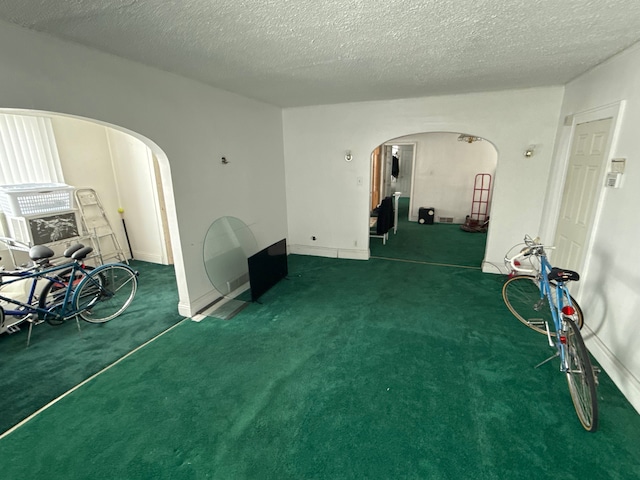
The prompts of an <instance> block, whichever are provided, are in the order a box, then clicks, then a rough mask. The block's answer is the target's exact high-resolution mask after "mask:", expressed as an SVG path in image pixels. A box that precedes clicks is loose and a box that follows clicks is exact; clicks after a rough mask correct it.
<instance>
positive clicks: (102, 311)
mask: <svg viewBox="0 0 640 480" xmlns="http://www.w3.org/2000/svg"><path fill="white" fill-rule="evenodd" d="M137 288H138V279H137V274H136V272H134V271H133V270H131V269H130V268H129V267H127V266H126V265H120V264H109V265H103V266H102V267H98V268H96V269H95V270H94V271H92V272H91V273H89V274H88V275H87V276H86V277H85V278H84V279H83V280H82V281H81V282H80V284H79V285H78V288H77V289H76V290H75V292H74V296H73V305H74V307H75V308H76V309H77V310H78V314H79V315H80V317H81V318H82V319H83V320H86V321H87V322H89V323H104V322H108V321H109V320H111V319H112V318H115V317H117V316H118V315H120V314H121V313H122V312H124V311H125V310H126V308H127V307H128V306H129V305H130V304H131V302H132V301H133V297H135V295H136V290H137Z"/></svg>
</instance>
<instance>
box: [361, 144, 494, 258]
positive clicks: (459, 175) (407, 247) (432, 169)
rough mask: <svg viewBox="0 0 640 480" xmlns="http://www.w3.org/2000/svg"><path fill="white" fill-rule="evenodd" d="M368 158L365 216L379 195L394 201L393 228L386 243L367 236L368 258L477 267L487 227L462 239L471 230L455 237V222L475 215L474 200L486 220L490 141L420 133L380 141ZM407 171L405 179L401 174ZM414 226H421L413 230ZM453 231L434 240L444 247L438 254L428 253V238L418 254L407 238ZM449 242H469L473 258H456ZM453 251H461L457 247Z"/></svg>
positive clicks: (491, 169) (459, 223)
mask: <svg viewBox="0 0 640 480" xmlns="http://www.w3.org/2000/svg"><path fill="white" fill-rule="evenodd" d="M371 158H372V160H371V188H370V205H371V213H370V215H374V214H375V212H374V210H375V209H376V207H377V206H378V205H379V204H380V202H381V200H382V199H383V198H385V197H390V196H391V197H393V198H394V200H395V208H396V212H395V213H396V214H397V220H396V222H397V223H396V226H397V228H396V229H394V231H393V232H391V233H390V234H389V235H388V242H386V241H383V242H380V241H378V240H377V239H376V238H375V237H370V254H371V256H377V255H385V256H386V255H389V254H391V253H393V255H399V256H401V257H402V258H405V259H410V260H415V261H436V262H438V261H441V262H444V263H450V262H454V263H456V262H457V261H458V260H462V259H463V258H464V259H463V262H464V263H465V264H469V265H471V264H473V265H474V266H477V267H480V266H481V263H482V261H483V259H484V251H485V248H486V235H484V234H486V231H487V229H486V228H485V229H484V231H482V232H478V233H482V234H483V235H482V238H479V237H478V238H474V239H470V238H467V237H468V236H469V235H473V233H469V232H467V233H466V235H460V233H459V232H460V230H461V229H460V226H463V225H464V224H465V222H468V217H469V216H471V215H472V214H474V216H475V213H476V212H477V208H475V207H477V205H475V202H476V201H477V200H478V199H480V200H481V202H482V205H481V207H482V208H481V212H482V213H483V214H484V215H483V217H482V219H483V220H484V217H487V221H488V217H489V215H490V208H491V193H492V180H493V178H494V176H495V171H496V167H497V158H498V154H497V150H496V148H495V147H494V145H493V144H492V143H491V142H490V141H488V140H486V139H483V138H480V137H478V136H474V135H471V134H466V133H459V132H455V133H453V132H426V133H419V134H413V135H407V136H402V137H397V138H394V139H390V140H388V141H385V142H384V143H382V144H381V145H379V146H378V147H377V148H376V149H375V150H374V151H373V153H372V155H371ZM407 164H408V168H407ZM393 173H396V175H397V176H394V175H393ZM407 175H409V176H410V178H406V176H407ZM478 175H482V177H481V180H482V185H481V188H480V189H482V190H484V191H483V192H478V191H477V190H478V189H479V185H477V183H476V182H477V181H478V178H477V176H478ZM487 180H488V181H489V183H488V184H487ZM407 186H410V188H409V189H407V188H406V187H407ZM371 223H373V222H370V224H371ZM425 223H426V224H429V225H431V224H432V225H435V226H440V225H442V226H446V227H448V230H447V229H446V228H445V227H442V228H431V230H429V229H425V228H424V224H425ZM403 224H404V226H403ZM418 225H420V226H421V227H422V228H416V227H417V226H418ZM488 225H489V223H486V225H485V226H486V227H487V228H488ZM403 228H404V232H403ZM453 230H455V235H453V236H452V237H451V238H450V239H448V240H447V239H445V238H442V239H440V240H438V241H440V242H442V243H443V245H445V246H446V250H447V251H448V253H446V255H443V256H442V257H441V258H439V257H437V256H434V251H433V246H434V242H435V239H434V238H432V239H431V246H430V247H429V248H428V252H426V251H425V252H421V247H420V246H419V242H417V243H418V244H413V243H412V240H411V239H409V238H408V237H409V236H415V235H424V234H425V233H426V232H430V233H433V232H435V231H438V232H439V233H442V232H445V231H448V232H453ZM376 233H379V232H376ZM414 239H415V237H414ZM452 241H453V242H461V243H462V244H465V245H466V244H467V243H469V244H470V245H473V247H472V249H473V251H474V252H475V253H474V255H475V258H472V257H468V256H467V257H465V256H463V255H459V256H456V248H455V245H451V242H452ZM387 247H388V248H387ZM463 248H466V247H463ZM470 248H471V247H470ZM394 250H395V251H394ZM458 250H460V251H461V252H462V249H458ZM443 251H444V250H443Z"/></svg>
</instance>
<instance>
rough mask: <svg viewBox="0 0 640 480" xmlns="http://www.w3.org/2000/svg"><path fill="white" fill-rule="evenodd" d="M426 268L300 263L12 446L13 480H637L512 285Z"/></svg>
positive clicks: (625, 425)
mask: <svg viewBox="0 0 640 480" xmlns="http://www.w3.org/2000/svg"><path fill="white" fill-rule="evenodd" d="M423 227H424V228H428V227H426V226H423ZM440 227H441V226H438V225H436V226H434V229H433V231H435V230H436V228H440ZM442 230H443V231H444V230H445V229H442ZM425 231H426V230H425ZM449 231H450V232H451V234H452V235H453V236H455V235H457V232H454V229H452V228H450V226H449ZM400 233H401V230H399V231H398V235H400ZM467 235H470V237H472V238H475V240H473V241H475V242H478V243H479V244H480V243H482V242H484V239H483V238H482V236H476V234H467ZM397 238H400V237H397ZM468 238H469V237H468ZM375 240H376V239H372V242H373V241H375ZM377 240H379V239H377ZM417 241H422V239H419V240H417ZM391 245H392V243H391V241H390V242H389V243H388V244H387V246H385V247H388V246H391ZM477 249H478V251H480V252H482V251H483V247H482V245H478V246H477ZM416 251H417V252H419V249H418V250H416ZM386 252H387V253H390V252H391V249H390V248H389V249H386ZM460 253H461V256H460V257H459V258H455V257H454V256H451V257H450V258H446V261H442V262H440V261H438V260H440V259H439V258H438V257H437V255H436V254H437V252H435V251H432V252H431V254H433V255H434V257H433V260H430V261H432V263H447V264H453V265H456V264H457V265H460V264H463V263H466V262H467V261H468V260H471V258H470V257H468V256H467V254H468V252H467V251H466V250H465V251H464V252H462V251H461V252H460ZM443 260H444V258H443ZM481 260H482V256H481V255H480V256H479V257H478V258H476V259H475V260H474V261H473V262H474V263H475V264H476V265H478V266H479V264H480V262H481ZM424 261H425V260H424V257H423V258H422V259H412V260H411V261H398V260H386V259H379V258H374V259H372V260H369V261H355V260H342V259H330V258H318V257H305V256H298V255H291V256H290V257H289V278H288V280H283V281H281V282H280V283H278V284H277V285H276V286H275V287H274V288H273V289H271V290H270V291H269V292H267V293H266V294H265V295H264V296H263V297H261V301H262V304H257V303H256V304H251V305H249V306H248V307H247V308H245V309H244V310H242V311H241V312H240V313H239V314H238V315H236V316H235V317H234V318H233V319H232V320H219V319H213V318H207V319H205V320H203V321H202V322H200V323H195V322H190V321H187V322H182V323H179V324H178V325H177V326H176V327H175V328H173V329H171V330H170V331H168V332H167V333H166V334H164V335H163V336H161V337H160V338H158V339H157V340H155V341H154V342H152V343H150V344H149V345H147V346H145V347H144V348H142V349H140V350H139V351H137V352H136V353H134V354H133V355H131V356H129V357H128V358H126V359H125V360H123V361H122V362H120V363H118V364H117V365H115V366H114V367H113V368H111V369H109V370H108V371H106V372H105V373H103V374H101V375H100V376H98V377H97V378H95V379H93V380H92V381H90V382H89V383H87V384H86V385H84V386H82V387H81V388H80V389H78V390H76V391H74V392H73V393H71V394H70V395H68V396H66V397H65V398H63V399H62V400H60V401H59V402H58V403H56V404H55V405H54V406H53V407H51V408H49V409H47V410H45V411H44V412H43V413H42V414H40V415H38V416H37V417H35V418H34V419H33V420H31V421H30V422H28V423H27V424H26V425H24V426H22V427H20V428H19V429H17V430H16V431H14V432H13V433H11V434H10V435H8V436H7V437H5V438H4V439H2V440H1V441H0V459H1V460H0V461H1V463H2V473H1V474H2V476H3V478H7V479H11V480H13V479H16V480H17V479H24V478H29V479H87V478H110V479H111V478H114V479H225V480H226V479H296V480H298V479H526V480H529V479H536V480H537V479H558V478H562V479H563V480H567V479H569V480H573V479H576V480H577V479H637V478H640V448H638V446H639V445H640V416H639V415H638V414H637V413H636V412H635V411H634V410H633V408H632V407H631V406H630V405H629V403H628V402H627V401H626V400H625V399H624V397H623V396H622V395H621V393H620V392H619V390H618V389H617V388H616V387H615V386H614V385H613V384H612V382H611V381H610V379H609V378H608V377H607V375H606V374H604V373H603V374H602V375H601V377H600V387H599V399H600V409H601V424H600V429H599V430H598V432H597V433H587V432H585V431H584V430H583V429H582V427H581V425H580V422H579V421H578V419H577V418H576V415H575V411H574V409H573V405H572V403H571V399H570V396H569V392H568V388H567V385H566V380H565V379H564V378H563V377H562V375H561V374H560V373H559V371H558V365H557V364H555V363H554V362H550V363H548V364H546V365H545V366H543V367H541V368H539V369H534V368H533V366H534V365H536V364H537V363H538V362H539V361H541V360H542V359H544V358H546V357H547V356H548V355H549V354H550V353H551V351H550V349H549V347H548V346H547V344H546V339H545V337H544V336H543V335H540V334H538V333H535V332H533V331H531V330H529V329H527V328H526V327H524V326H523V325H522V324H520V323H519V322H518V321H516V320H515V319H514V318H513V317H512V316H511V314H510V313H509V312H508V310H507V309H506V307H505V306H504V304H503V303H502V299H501V295H500V289H501V286H502V281H503V278H501V277H500V276H497V275H489V274H483V273H481V272H480V271H479V270H478V269H474V268H459V267H451V266H439V265H433V264H429V263H416V262H424ZM585 313H586V312H585Z"/></svg>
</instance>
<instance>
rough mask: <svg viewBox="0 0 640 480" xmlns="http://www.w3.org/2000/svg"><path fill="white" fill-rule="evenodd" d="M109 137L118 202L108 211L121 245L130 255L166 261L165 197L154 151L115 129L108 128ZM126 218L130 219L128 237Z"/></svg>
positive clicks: (128, 220) (138, 258)
mask: <svg viewBox="0 0 640 480" xmlns="http://www.w3.org/2000/svg"><path fill="white" fill-rule="evenodd" d="M107 139H108V142H109V151H110V153H111V158H112V160H113V165H114V172H115V177H116V185H115V193H116V195H117V198H116V200H117V204H115V205H112V206H111V208H110V209H109V211H108V214H109V215H110V222H111V224H112V226H113V228H114V230H115V231H116V232H117V233H118V234H119V237H118V240H119V242H120V247H121V248H122V249H123V250H124V252H125V255H126V256H127V257H128V256H129V253H132V254H133V258H135V259H136V260H143V261H146V262H153V263H165V264H166V263H167V255H166V252H165V243H164V233H163V229H162V217H161V215H160V202H161V201H162V199H161V198H159V196H158V189H157V187H156V185H157V179H156V176H155V174H154V168H153V155H152V154H151V150H150V149H149V147H147V146H146V145H145V144H144V143H143V142H141V141H140V140H138V139H137V138H134V137H132V136H131V135H128V134H126V133H123V132H120V131H118V130H114V129H112V128H109V129H107ZM118 208H122V209H124V213H122V214H119V213H118ZM122 220H124V221H125V222H126V228H127V232H126V233H127V235H126V236H125V232H124V225H123V223H122ZM127 236H128V238H129V243H130V244H131V252H129V245H128V244H127Z"/></svg>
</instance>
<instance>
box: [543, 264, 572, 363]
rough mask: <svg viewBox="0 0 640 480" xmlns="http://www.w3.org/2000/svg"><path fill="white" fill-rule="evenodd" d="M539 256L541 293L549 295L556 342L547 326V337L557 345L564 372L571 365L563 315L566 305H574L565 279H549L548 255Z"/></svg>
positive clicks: (553, 344) (551, 344)
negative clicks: (554, 299) (568, 357)
mask: <svg viewBox="0 0 640 480" xmlns="http://www.w3.org/2000/svg"><path fill="white" fill-rule="evenodd" d="M539 258H540V273H539V278H538V280H539V282H540V295H541V299H542V298H544V296H546V297H547V301H548V302H549V308H550V309H551V316H552V318H553V328H554V331H555V332H556V340H555V342H554V341H553V340H552V338H551V334H550V332H549V328H548V326H547V338H548V340H549V346H551V347H556V348H557V349H558V355H559V356H560V370H561V371H562V372H566V371H567V369H568V368H569V366H568V363H567V358H566V337H565V336H564V331H565V327H564V326H563V324H562V315H563V309H564V308H565V307H566V306H569V307H573V305H571V295H569V291H568V289H567V286H566V285H565V284H564V282H563V281H555V285H552V284H551V282H550V281H549V278H548V275H549V272H550V271H551V264H550V263H549V261H548V260H547V256H546V254H545V253H544V251H543V252H542V253H541V254H540V255H539ZM552 288H554V289H555V294H556V295H555V298H556V302H555V303H556V304H555V305H554V301H553V297H552ZM565 298H566V299H567V305H564V299H565ZM554 357H555V355H554ZM554 357H551V358H554ZM543 363H545V362H543Z"/></svg>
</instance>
